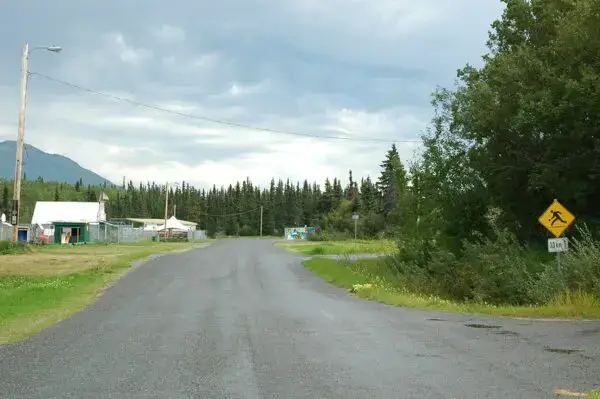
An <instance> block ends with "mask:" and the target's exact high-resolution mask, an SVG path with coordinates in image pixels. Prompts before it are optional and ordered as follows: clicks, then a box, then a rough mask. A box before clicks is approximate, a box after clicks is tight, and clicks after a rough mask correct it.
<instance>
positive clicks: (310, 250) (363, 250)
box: [276, 240, 397, 255]
mask: <svg viewBox="0 0 600 399" xmlns="http://www.w3.org/2000/svg"><path fill="white" fill-rule="evenodd" d="M276 245H277V246H279V247H282V248H285V249H287V250H289V251H291V252H295V253H299V254H303V255H344V254H354V253H358V254H389V253H393V252H395V251H396V248H397V246H396V243H395V242H393V241H391V240H357V241H356V247H355V244H354V241H353V240H347V241H304V240H290V241H282V242H278V243H277V244H276Z"/></svg>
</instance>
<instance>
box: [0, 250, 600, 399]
mask: <svg viewBox="0 0 600 399" xmlns="http://www.w3.org/2000/svg"><path fill="white" fill-rule="evenodd" d="M272 244H273V242H272V241H266V240H264V241H260V240H255V239H240V240H222V241H218V242H216V243H215V244H213V245H211V246H210V247H207V248H203V249H199V250H194V251H190V252H186V253H180V254H175V255H169V256H165V257H161V258H158V259H155V260H153V261H150V262H148V263H146V264H144V265H143V266H141V267H139V268H137V269H136V270H135V271H133V272H131V273H129V274H128V275H127V276H126V277H124V278H123V279H122V280H121V281H120V282H119V283H118V284H117V285H115V286H114V287H112V288H111V289H109V290H108V291H107V292H106V293H105V295H104V296H103V297H102V298H101V299H100V300H99V301H98V302H97V303H96V304H94V305H93V306H91V307H90V308H88V309H86V310H85V311H83V312H81V313H79V314H77V315H75V316H74V317H72V318H71V319H68V320H65V321H64V322H62V323H60V324H58V325H56V326H54V327H51V328H49V329H47V330H46V331H44V332H42V333H41V334H38V335H36V336H34V337H32V338H30V339H29V340H27V341H24V342H21V343H18V344H13V345H9V346H5V347H2V348H0V397H2V398H43V399H50V398H160V399H176V398H206V399H210V398H249V399H252V398H284V399H287V398H307V399H308V398H310V399H319V398H328V399H329V398H344V399H350V398H360V399H366V398H419V399H424V398H461V399H462V398H510V399H516V398H527V399H532V398H551V397H555V395H554V394H553V393H552V392H553V390H554V389H555V388H564V389H569V390H572V391H578V390H584V389H589V388H592V387H593V385H594V384H598V383H600V323H592V322H589V323H583V322H582V323H573V322H560V321H546V322H544V321H535V322H532V321H526V320H514V319H484V318H478V317H469V316H458V315H448V314H442V313H436V312H425V311H417V310H409V309H402V308H393V307H389V306H385V305H382V304H379V303H375V302H370V301H364V300H360V299H356V298H352V297H350V296H349V295H348V294H347V292H346V291H344V290H341V289H337V288H334V287H332V286H330V285H329V284H327V283H325V282H323V281H322V280H320V279H319V278H318V277H316V276H315V275H313V274H312V273H310V272H309V271H307V270H306V269H304V268H303V267H302V266H301V265H300V263H299V260H300V259H301V257H300V256H297V255H293V254H290V253H287V252H285V251H284V250H283V249H280V248H277V247H274V246H273V245H272ZM477 323H481V324H486V325H488V326H491V325H495V326H496V328H474V327H468V326H466V324H477ZM551 349H555V350H561V349H578V350H580V351H579V352H573V353H558V352H552V351H550V350H551ZM559 352H560V351H559Z"/></svg>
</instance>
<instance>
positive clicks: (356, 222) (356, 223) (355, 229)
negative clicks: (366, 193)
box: [352, 212, 359, 254]
mask: <svg viewBox="0 0 600 399" xmlns="http://www.w3.org/2000/svg"><path fill="white" fill-rule="evenodd" d="M352 219H353V220H354V253H356V254H358V245H357V243H356V235H357V234H356V231H357V230H358V219H359V216H358V213H356V212H355V213H353V214H352Z"/></svg>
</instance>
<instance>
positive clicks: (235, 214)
mask: <svg viewBox="0 0 600 399" xmlns="http://www.w3.org/2000/svg"><path fill="white" fill-rule="evenodd" d="M257 211H260V207H258V208H256V209H250V210H249V211H244V212H237V213H225V214H222V215H211V214H208V213H200V215H201V216H208V217H226V216H239V215H245V214H247V213H252V212H257Z"/></svg>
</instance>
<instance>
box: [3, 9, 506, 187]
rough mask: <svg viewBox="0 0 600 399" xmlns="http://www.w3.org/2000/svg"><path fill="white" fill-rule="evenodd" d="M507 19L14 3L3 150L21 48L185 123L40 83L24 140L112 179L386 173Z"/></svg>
mask: <svg viewBox="0 0 600 399" xmlns="http://www.w3.org/2000/svg"><path fill="white" fill-rule="evenodd" d="M501 11H502V5H501V4H500V2H499V0H485V1H482V0H420V1H415V0H369V1H366V0H327V1H317V0H220V1H219V2H216V1H215V2H208V1H191V0H170V1H168V2H167V1H158V0H121V1H119V2H117V1H104V2H102V1H101V2H88V1H79V0H53V1H51V2H50V1H45V0H4V1H1V2H0V140H5V139H11V140H14V139H15V137H16V132H17V114H18V97H19V91H18V90H19V88H18V83H19V68H20V52H21V48H22V45H23V43H25V42H29V43H30V44H31V45H32V46H39V45H52V44H57V45H60V46H62V47H63V48H64V50H63V52H62V53H60V54H53V53H49V52H45V51H35V52H33V53H32V54H31V57H30V70H31V71H32V72H38V73H41V74H44V75H47V76H50V77H53V78H56V79H60V80H62V81H67V82H70V83H74V84H76V85H79V86H82V87H85V88H89V89H93V90H96V91H100V92H103V93H108V94H110V95H114V96H118V97H122V98H125V99H129V100H132V101H136V102H141V103H145V104H151V105H154V106H157V107H160V108H164V109H167V110H171V111H175V113H167V112H161V111H157V110H152V109H147V108H143V107H139V106H134V105H132V104H130V103H127V102H122V101H118V100H114V99H110V98H106V97H102V96H98V95H95V94H92V93H90V92H86V91H82V90H78V89H76V88H73V87H69V86H66V85H64V84H60V83H57V82H55V81H49V80H47V79H45V78H42V77H40V76H35V75H33V76H32V77H31V79H30V84H29V98H28V109H27V112H28V113H27V132H26V139H25V140H26V142H27V143H29V144H32V145H34V146H36V147H39V148H40V149H42V150H44V151H48V152H53V153H59V154H63V155H66V156H69V157H71V158H72V159H74V160H75V161H76V162H78V163H80V164H81V165H82V166H84V167H86V168H89V169H92V170H93V171H95V172H97V173H99V174H101V175H103V176H105V177H107V178H109V179H111V180H112V181H115V182H120V181H121V179H122V177H123V176H126V177H127V179H131V180H134V181H140V180H154V181H157V182H164V181H172V180H177V181H181V180H187V181H191V182H193V183H195V184H197V185H203V186H208V185H212V184H217V185H221V184H228V183H230V182H235V181H236V180H242V179H245V178H246V177H250V179H251V180H252V181H254V182H255V183H259V184H266V183H268V181H269V180H270V179H271V177H280V178H283V179H285V178H288V177H289V178H291V179H293V180H303V179H305V178H307V179H309V180H310V181H314V180H316V181H318V182H322V181H323V180H324V178H325V177H326V176H329V177H333V176H339V177H342V178H343V179H344V180H346V178H347V174H348V169H352V170H353V171H354V174H355V176H366V175H371V176H375V175H377V174H378V173H379V168H378V165H379V163H380V162H381V159H382V158H383V156H384V154H385V151H386V150H387V149H388V148H389V146H390V145H391V142H393V141H395V140H396V141H398V143H397V145H398V148H399V150H400V153H401V156H402V157H403V158H404V159H408V158H410V157H411V156H413V154H414V152H415V151H417V150H418V149H419V144H418V143H403V142H401V141H402V140H415V139H418V138H419V134H420V132H421V131H422V130H423V129H424V127H425V126H426V124H427V122H428V121H429V119H430V117H431V114H432V110H431V106H430V104H429V100H430V93H431V92H432V91H433V90H434V89H435V87H436V86H437V85H441V86H447V87H449V86H451V85H452V84H453V82H454V77H455V71H456V69H457V68H459V67H461V66H463V65H464V64H465V63H467V62H468V63H474V64H479V63H480V56H481V54H483V53H484V51H485V47H484V44H485V41H486V39H487V31H488V29H489V26H490V24H491V22H492V21H493V20H494V19H496V18H498V17H499V16H500V14H501ZM178 113H179V114H178ZM182 114H185V115H190V116H191V117H190V116H185V115H182ZM196 116H197V117H200V118H197V117H196ZM202 117H203V118H210V119H217V120H224V121H229V122H233V123H237V124H243V125H251V126H258V127H265V128H269V129H276V130H282V131H286V132H299V133H307V134H310V135H324V136H338V137H339V136H345V137H352V136H355V137H372V138H376V139H383V140H389V141H390V143H377V142H365V141H348V140H333V139H319V138H309V137H300V136H293V135H286V134H276V133H269V132H264V131H258V130H249V129H243V128H237V127H232V126H228V125H223V124H218V123H211V122H208V121H206V120H202V119H201V118H202Z"/></svg>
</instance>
